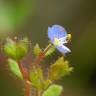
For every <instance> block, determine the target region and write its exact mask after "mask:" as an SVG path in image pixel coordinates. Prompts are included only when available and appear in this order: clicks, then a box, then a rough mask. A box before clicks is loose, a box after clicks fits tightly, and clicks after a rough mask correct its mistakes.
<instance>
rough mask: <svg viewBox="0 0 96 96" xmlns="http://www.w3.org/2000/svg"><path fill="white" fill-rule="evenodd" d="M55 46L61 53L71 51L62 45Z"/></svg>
mask: <svg viewBox="0 0 96 96" xmlns="http://www.w3.org/2000/svg"><path fill="white" fill-rule="evenodd" d="M56 48H57V49H58V50H59V51H60V52H61V53H63V54H66V53H69V52H71V50H70V49H69V48H67V47H66V46H64V45H59V46H56Z"/></svg>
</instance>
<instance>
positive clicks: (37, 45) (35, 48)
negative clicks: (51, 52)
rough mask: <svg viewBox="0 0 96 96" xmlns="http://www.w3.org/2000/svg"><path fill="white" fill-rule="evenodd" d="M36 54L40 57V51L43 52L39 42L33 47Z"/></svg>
mask: <svg viewBox="0 0 96 96" xmlns="http://www.w3.org/2000/svg"><path fill="white" fill-rule="evenodd" d="M33 52H34V55H35V56H36V57H38V56H39V55H40V53H41V52H42V49H41V48H40V46H39V44H36V45H35V46H34V49H33Z"/></svg>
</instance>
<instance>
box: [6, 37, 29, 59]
mask: <svg viewBox="0 0 96 96" xmlns="http://www.w3.org/2000/svg"><path fill="white" fill-rule="evenodd" d="M28 47H29V44H28V40H27V39H25V38H24V39H22V40H20V41H18V42H15V41H13V40H12V39H9V38H8V39H7V41H6V43H5V45H4V52H5V53H6V54H7V55H8V56H9V57H11V58H13V59H15V60H19V59H21V58H22V57H24V56H25V55H26V54H27V52H28Z"/></svg>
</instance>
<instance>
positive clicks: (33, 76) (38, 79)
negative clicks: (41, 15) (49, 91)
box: [30, 68, 43, 89]
mask: <svg viewBox="0 0 96 96" xmlns="http://www.w3.org/2000/svg"><path fill="white" fill-rule="evenodd" d="M30 80H31V84H32V86H33V87H35V88H37V89H42V85H43V72H42V69H41V68H36V69H35V68H34V69H32V70H31V72H30Z"/></svg>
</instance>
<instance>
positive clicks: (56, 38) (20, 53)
mask: <svg viewBox="0 0 96 96" xmlns="http://www.w3.org/2000/svg"><path fill="white" fill-rule="evenodd" d="M17 38H18V37H17ZM48 39H49V40H50V43H49V44H48V45H47V47H46V48H45V49H44V50H42V48H40V46H39V44H36V45H35V46H34V47H33V48H32V49H31V48H30V41H29V40H28V38H22V39H20V40H19V39H16V40H14V39H11V38H7V39H6V41H5V43H4V45H3V52H4V54H5V55H6V56H7V61H8V66H9V69H10V70H11V72H12V73H13V75H15V76H16V77H18V78H20V79H21V80H22V81H24V82H25V83H24V84H25V93H24V94H25V95H24V96H33V95H32V92H34V94H35V95H34V96H61V93H62V91H63V87H62V86H61V85H58V84H56V83H54V81H57V80H59V79H61V78H62V77H64V76H66V75H69V74H70V73H71V72H72V70H73V67H70V65H69V62H68V61H67V60H65V55H66V54H68V53H70V52H71V50H70V49H69V48H68V47H66V45H67V44H68V43H69V42H70V41H71V34H68V33H67V31H66V30H65V28H64V27H62V26H60V25H53V26H52V27H48ZM31 43H32V42H31ZM32 50H33V51H32ZM57 50H58V51H59V52H60V53H61V55H62V56H61V55H60V56H58V59H57V60H56V61H55V62H54V63H53V64H50V65H48V67H47V68H46V69H44V68H45V67H43V66H44V64H42V61H43V60H46V58H47V57H50V56H52V55H53V54H55V51H57ZM28 56H29V57H30V58H31V57H32V58H31V59H29V58H28ZM33 56H34V59H33ZM45 70H46V72H45ZM45 73H46V75H45ZM22 83H23V82H22ZM32 89H35V91H32Z"/></svg>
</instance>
